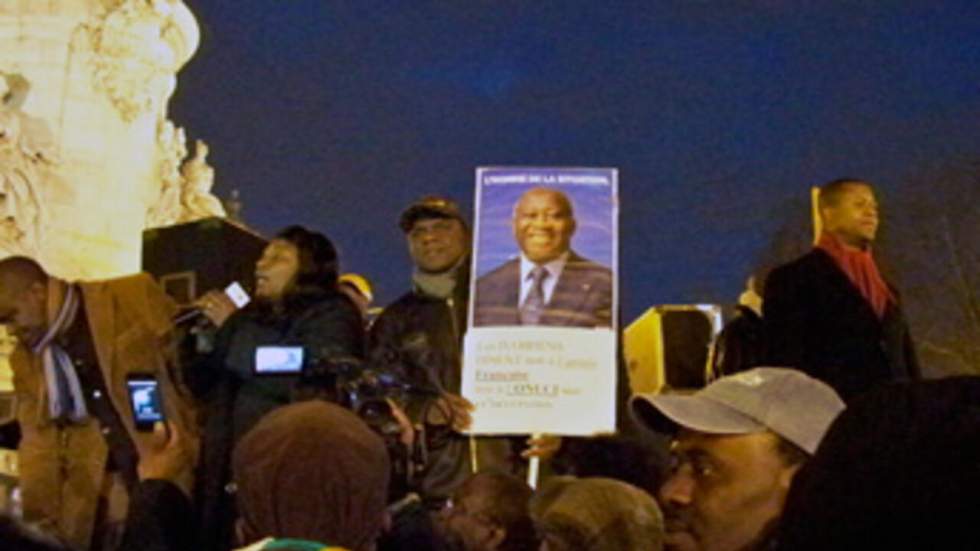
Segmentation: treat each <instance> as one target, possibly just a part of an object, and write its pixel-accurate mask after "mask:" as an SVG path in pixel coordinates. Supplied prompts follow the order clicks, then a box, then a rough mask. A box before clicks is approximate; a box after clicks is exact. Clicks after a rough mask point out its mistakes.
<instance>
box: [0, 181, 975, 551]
mask: <svg viewBox="0 0 980 551" xmlns="http://www.w3.org/2000/svg"><path fill="white" fill-rule="evenodd" d="M531 211H534V212H531ZM539 211H540V212H539ZM819 211H820V215H821V220H822V222H823V234H822V237H821V238H820V239H819V241H818V242H817V244H816V245H815V247H814V249H813V251H811V252H810V253H808V254H807V255H806V256H804V257H803V258H801V259H798V260H796V261H794V262H792V263H790V264H788V265H786V266H784V267H780V268H778V269H776V270H775V271H774V272H773V274H772V276H771V277H770V278H769V279H768V280H767V282H766V285H765V292H764V300H763V303H762V312H761V314H762V316H761V327H762V330H761V334H763V335H765V338H764V341H765V342H764V343H763V344H764V346H763V347H757V350H755V352H756V353H754V354H741V355H740V357H743V358H752V361H751V362H750V363H749V362H747V363H746V364H745V365H738V366H734V367H730V369H729V370H730V373H726V374H725V375H724V376H722V377H720V378H717V379H715V380H714V381H711V382H710V383H709V384H707V385H706V386H705V387H703V388H701V389H698V390H696V391H695V390H694V389H688V390H687V391H685V392H671V391H667V392H664V393H659V394H637V395H634V396H632V397H630V396H628V388H627V386H626V384H627V382H628V381H627V378H626V376H625V374H624V371H625V370H624V368H623V365H622V363H623V362H622V360H619V361H618V362H617V363H618V364H619V365H618V366H617V369H618V370H619V373H618V374H617V377H618V379H619V382H620V383H621V384H620V385H619V388H620V392H619V403H618V413H619V415H617V434H616V435H612V436H606V437H601V438H600V437H597V438H560V437H557V436H548V435H544V436H536V437H533V438H526V437H504V436H494V437H485V436H481V437H474V436H470V435H468V434H467V429H468V427H469V425H470V422H471V413H472V410H473V406H472V404H470V403H469V402H468V401H467V400H466V399H465V398H463V397H462V395H461V378H462V377H461V370H462V361H461V358H462V337H463V333H464V331H465V329H466V327H467V319H468V305H469V303H470V300H469V299H470V297H469V290H470V285H469V281H470V274H469V269H470V247H471V234H470V228H469V225H468V223H467V221H466V218H465V217H464V216H463V214H462V213H461V211H460V209H459V208H458V206H457V205H456V204H455V203H453V202H452V201H450V200H447V199H444V198H440V197H432V196H429V197H423V198H421V199H419V200H418V201H416V202H414V203H413V204H411V205H409V206H408V207H407V208H406V209H405V210H404V211H403V213H402V214H401V216H400V218H399V220H398V225H399V227H400V228H401V229H402V230H403V231H404V234H405V238H406V244H407V248H408V252H409V254H410V256H411V258H412V261H413V265H414V270H413V273H412V274H411V287H410V289H409V290H408V292H406V293H405V294H404V295H402V296H401V297H400V298H398V299H397V300H395V301H394V302H393V303H391V304H389V305H387V306H386V307H385V308H384V309H383V310H382V311H381V313H380V314H379V315H377V317H375V318H373V319H372V317H371V316H369V309H368V308H367V304H368V303H369V302H370V299H371V297H370V287H369V286H368V285H367V283H366V282H365V280H364V279H363V278H360V277H351V276H344V277H340V276H339V260H338V255H337V251H336V249H335V248H334V245H333V244H332V243H331V241H330V240H329V239H328V238H327V237H326V236H324V235H322V234H320V233H317V232H315V231H311V230H308V229H306V228H302V227H299V226H293V227H289V228H286V229H285V230H283V231H282V232H280V233H278V234H277V235H276V236H275V237H274V238H273V239H272V240H271V241H270V242H269V244H268V246H267V247H266V249H265V251H264V253H263V254H262V256H261V257H260V258H259V259H258V261H257V262H256V265H255V276H256V286H255V292H254V297H253V301H252V302H251V303H250V304H249V305H248V306H246V307H244V308H239V307H238V306H237V305H236V303H235V301H234V300H232V298H230V297H229V296H228V295H227V294H225V293H222V292H209V293H206V294H204V295H203V296H202V297H201V298H200V299H199V300H198V301H197V303H196V307H197V308H198V309H199V310H200V316H198V317H197V318H195V321H194V322H193V323H191V324H175V323H174V321H173V320H174V319H176V318H177V317H179V316H177V311H176V309H175V306H174V304H173V303H172V301H171V300H170V299H169V298H168V297H167V296H166V295H165V294H164V293H163V292H162V291H161V290H160V288H159V287H158V286H157V285H156V284H155V283H154V282H153V281H152V279H151V278H150V277H149V276H146V275H138V276H132V277H127V278H121V279H116V280H110V281H104V282H81V283H69V282H65V281H62V280H60V279H59V278H56V277H54V276H51V275H49V274H48V273H46V271H45V270H44V269H43V267H42V266H40V265H39V264H37V263H36V262H35V261H33V260H31V259H28V258H23V257H13V258H8V259H5V260H2V261H0V323H4V324H6V325H8V326H9V327H10V328H11V329H12V331H13V332H14V334H15V335H16V336H17V337H18V340H19V343H20V344H19V346H18V348H17V350H16V351H15V353H14V355H13V356H12V358H11V362H12V365H13V367H14V373H15V388H16V393H17V397H18V406H17V408H18V421H19V424H20V427H21V433H22V436H21V439H20V443H19V455H20V475H21V479H20V484H21V492H22V494H21V495H22V518H14V517H12V516H9V515H8V516H4V517H2V520H0V532H2V534H0V548H10V549H23V550H32V549H44V550H68V549H74V550H93V551H101V550H105V551H110V550H116V549H121V550H149V551H183V550H194V551H230V550H233V549H245V550H262V549H266V550H275V549H281V550H289V551H303V550H321V549H345V550H350V551H370V550H374V549H379V550H398V549H434V550H439V551H443V550H444V551H492V550H504V551H506V550H526V549H530V550H533V549H544V550H549V551H556V550H568V551H571V550H597V551H607V550H608V551H616V550H633V549H637V550H659V549H668V550H682V551H697V550H701V551H740V550H770V549H775V550H800V549H803V550H806V549H865V548H879V547H883V548H885V549H919V548H927V547H928V548H935V547H949V548H954V549H958V548H964V549H965V548H970V547H971V544H969V541H971V539H970V538H969V534H967V533H966V530H967V529H968V528H969V523H968V522H965V521H963V520H961V519H965V518H968V515H969V513H970V512H973V513H974V516H975V512H976V505H975V504H976V499H977V498H976V496H977V495H980V380H978V378H975V377H957V378H949V379H944V380H937V381H924V380H921V378H920V375H919V366H918V362H917V360H916V357H915V352H914V348H913V347H912V344H911V342H912V341H911V338H910V336H909V331H908V328H907V325H906V323H905V321H904V318H903V316H902V311H901V308H900V304H901V302H900V299H899V294H898V292H897V291H896V290H895V289H894V288H893V287H891V286H890V285H889V284H888V283H887V282H886V280H885V278H884V277H883V276H882V275H881V274H880V273H879V271H878V268H877V266H876V264H875V262H874V258H873V256H872V251H871V245H872V243H873V241H874V238H875V235H876V232H877V225H878V214H877V203H876V202H875V197H874V193H873V189H872V187H871V186H870V185H869V184H867V183H866V182H862V181H860V180H853V179H844V180H836V181H834V182H830V183H828V184H827V185H825V186H824V187H823V193H822V194H821V200H820V204H819ZM541 213H544V214H541ZM514 226H515V228H514V231H515V235H517V236H518V239H517V241H518V243H519V244H521V247H522V258H521V261H520V262H516V263H514V265H513V266H512V267H507V269H508V270H510V271H511V272H513V275H514V278H518V277H520V276H518V274H524V273H525V272H526V273H527V275H526V276H524V277H525V279H522V280H521V281H520V283H519V285H518V287H515V290H514V293H513V294H514V295H515V297H517V299H518V300H519V303H515V304H514V306H513V308H511V310H512V311H511V312H509V313H508V314H507V315H508V316H509V317H508V319H511V318H513V320H516V321H514V323H518V322H522V321H524V320H535V321H540V320H541V319H546V318H547V317H548V316H549V315H551V317H552V319H555V320H562V321H567V320H573V321H574V320H580V319H584V318H583V316H577V317H576V316H574V315H567V316H564V317H563V316H556V315H554V312H551V313H549V308H551V309H552V311H554V310H555V309H554V304H553V303H552V301H553V300H562V299H561V297H562V296H563V292H562V291H560V289H561V288H562V287H561V285H562V280H561V278H562V277H571V276H570V275H569V274H571V275H576V269H574V264H575V261H574V260H575V259H574V258H572V256H571V249H570V245H569V243H570V238H571V235H572V232H574V228H575V220H574V214H573V206H572V205H571V203H570V202H569V201H568V200H567V198H563V196H561V194H560V193H553V192H551V191H548V190H543V189H538V190H532V192H529V193H528V194H526V195H525V196H524V197H522V199H521V200H520V202H519V203H518V205H517V207H516V208H515V211H514ZM525 233H528V234H531V233H533V234H534V238H533V239H530V238H529V239H526V240H522V238H521V237H520V236H521V235H523V234H525ZM525 241H526V242H527V248H526V249H525V247H524V244H523V243H524V242H525ZM570 259H571V260H570ZM555 262H557V264H555ZM569 263H571V264H569ZM544 264H548V265H550V267H542V268H541V269H536V268H537V266H542V265H544ZM569 266H571V267H569ZM590 270H591V271H590V273H593V272H594V273H597V274H599V275H602V276H603V277H604V278H605V279H604V280H608V275H604V274H607V271H603V270H601V269H599V268H590ZM548 277H551V280H552V281H551V282H550V286H547V285H548V284H547V283H546V282H547V278H548ZM578 277H581V276H580V275H579V276H578ZM486 285H489V283H486ZM497 286H498V287H499V285H497ZM595 287H596V288H597V289H600V290H601V288H602V286H601V285H596V286H595ZM522 288H523V289H522ZM555 289H559V291H555ZM555 297H559V298H558V299H556V298H555ZM596 297H598V298H597V299H596V301H595V302H596V304H600V303H601V304H600V306H596V307H594V308H592V307H590V309H589V312H590V314H589V320H590V321H589V322H588V325H590V326H608V325H609V322H608V319H609V316H610V315H611V314H610V313H609V312H608V300H606V299H605V298H603V297H605V295H604V294H602V293H601V292H600V293H597V294H596ZM600 299H601V300H600ZM602 305H605V306H602ZM596 312H599V313H600V314H601V315H600V314H596ZM488 316H489V314H488ZM486 319H488V320H489V319H491V318H490V317H486ZM594 320H604V321H594ZM488 323H489V322H488ZM556 323H558V322H556ZM573 325H574V324H573ZM727 338H729V339H737V338H738V334H737V332H733V334H731V335H729V336H728V337H727ZM758 340H759V336H758V334H753V342H756V341H758ZM753 346H755V345H753ZM270 350H272V351H279V352H283V351H291V350H301V351H302V352H303V362H302V365H301V367H300V368H299V369H297V370H296V371H295V372H290V373H288V374H283V373H281V372H280V373H276V374H275V375H273V376H270V375H269V374H266V373H262V372H261V370H257V368H256V366H257V361H258V359H257V358H258V357H259V356H260V355H261V354H262V353H265V352H269V351H270ZM765 366H781V367H765ZM134 375H139V376H143V377H151V378H153V379H154V380H155V381H156V382H157V383H158V384H159V392H160V404H161V407H162V410H163V418H164V419H163V420H161V421H158V422H156V423H155V424H154V425H153V426H152V430H146V428H147V427H145V426H140V424H139V423H137V422H136V421H135V420H134V413H133V410H132V409H131V407H130V398H129V396H128V395H127V381H129V380H131V379H132V378H133V376H134ZM531 458H537V460H539V461H541V462H542V465H543V466H542V469H541V477H540V483H539V484H538V485H537V487H536V488H531V487H530V486H529V485H528V483H527V481H526V474H527V473H526V470H527V465H528V460H529V459H531ZM8 542H9V544H8ZM939 542H953V543H952V544H951V545H945V544H940V543H939Z"/></svg>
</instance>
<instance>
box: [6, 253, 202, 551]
mask: <svg viewBox="0 0 980 551" xmlns="http://www.w3.org/2000/svg"><path fill="white" fill-rule="evenodd" d="M175 308H176V307H175V305H174V303H173V302H172V301H171V300H170V299H169V297H167V295H166V294H164V292H163V291H162V290H161V289H160V288H159V287H158V286H157V285H156V284H155V283H154V282H153V280H152V279H151V278H150V276H148V275H146V274H137V275H134V276H128V277H123V278H118V279H113V280H107V281H98V282H83V283H75V284H71V283H68V282H65V281H62V280H60V279H57V278H55V277H52V276H49V275H48V274H47V273H46V272H45V271H44V269H43V268H41V266H40V265H38V264H37V263H36V262H34V261H33V260H31V259H29V258H25V257H12V258H7V259H5V260H2V261H0V323H2V324H7V325H8V326H9V328H10V330H11V331H12V332H13V333H14V335H15V336H17V338H18V341H19V343H18V345H17V348H16V350H15V351H14V353H13V355H12V357H11V365H12V367H13V370H14V387H15V392H16V396H17V419H18V421H19V422H20V425H21V430H22V433H23V437H22V440H21V443H20V447H19V454H20V461H19V462H20V473H21V488H22V496H23V508H24V518H25V520H26V521H28V522H35V523H38V524H39V526H40V527H41V528H42V529H44V530H46V531H49V532H50V533H52V534H54V535H56V536H57V537H59V538H61V539H63V540H64V541H65V542H66V543H68V544H70V545H72V546H73V547H74V548H76V549H112V548H113V547H114V546H115V544H116V542H117V541H118V538H119V537H120V536H121V529H122V526H123V523H124V521H125V511H126V505H127V501H128V499H127V495H128V490H130V489H132V488H133V487H134V486H135V484H136V483H137V482H138V477H137V473H136V464H137V461H138V454H137V444H138V443H139V441H140V439H143V438H147V435H146V433H140V432H139V431H137V429H136V425H135V422H134V419H133V413H132V409H131V407H130V402H129V395H128V392H127V383H126V381H127V377H128V376H129V375H131V374H139V375H141V376H152V377H155V378H156V380H157V381H158V382H159V385H160V390H161V394H162V401H163V409H164V413H165V416H166V419H167V422H168V423H174V424H177V425H178V426H179V427H180V429H181V431H182V433H183V434H186V435H189V436H190V438H191V440H192V441H193V440H194V437H193V435H195V434H196V430H195V427H194V423H193V409H192V407H190V405H189V401H188V398H187V396H186V394H184V393H181V392H179V391H178V388H177V386H176V384H175V380H174V376H173V375H174V374H175V373H176V372H177V371H176V369H175V362H176V346H175V339H174V331H173V324H172V322H171V320H172V317H173V315H174V313H175Z"/></svg>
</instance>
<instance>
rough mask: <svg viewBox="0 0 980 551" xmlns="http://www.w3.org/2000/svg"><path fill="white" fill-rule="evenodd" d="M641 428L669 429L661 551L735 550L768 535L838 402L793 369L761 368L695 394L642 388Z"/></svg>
mask: <svg viewBox="0 0 980 551" xmlns="http://www.w3.org/2000/svg"><path fill="white" fill-rule="evenodd" d="M630 405H631V409H632V411H633V415H634V416H635V417H636V418H637V420H638V421H639V422H640V423H641V424H642V425H644V426H646V427H648V428H651V429H653V430H656V431H658V432H665V433H672V434H674V435H675V436H674V440H673V442H672V443H671V471H670V472H669V473H668V474H667V478H666V480H665V482H664V484H663V486H662V487H661V489H660V493H659V497H660V504H661V506H662V507H663V508H664V515H665V517H666V525H667V536H666V540H665V543H666V547H667V548H668V549H675V550H678V549H682V550H701V551H735V550H745V549H754V548H756V546H758V545H760V544H761V543H762V542H765V541H766V540H768V539H769V538H770V537H771V535H772V533H773V531H774V530H775V527H776V523H777V522H778V520H779V516H780V514H781V513H782V510H783V504H784V503H785V500H786V494H787V492H788V491H789V487H790V483H791V482H792V480H793V477H794V475H795V474H796V472H797V471H798V470H799V468H800V467H801V466H802V465H803V463H805V462H806V460H807V459H808V458H809V457H810V456H811V455H813V452H814V451H815V450H816V449H817V444H818V443H819V442H820V439H821V438H823V435H824V433H825V432H826V431H827V428H828V427H829V426H830V424H831V422H832V421H833V420H834V418H835V417H837V415H838V414H839V413H840V412H841V411H842V410H843V409H844V402H842V401H841V399H840V397H838V395H837V393H836V392H834V390H833V389H832V388H830V387H829V386H828V385H826V384H824V383H823V382H821V381H818V380H816V379H814V378H812V377H809V376H808V375H806V374H804V373H802V372H800V371H797V370H793V369H782V368H772V367H758V368H755V369H752V370H749V371H745V372H743V373H738V374H736V375H731V376H728V377H722V378H721V379H718V380H716V381H714V382H713V383H711V384H710V385H708V386H707V387H705V388H703V389H701V390H699V391H697V392H695V393H693V394H686V395H682V394H674V395H671V394H664V395H652V394H640V395H637V396H634V397H633V398H632V399H631V401H630Z"/></svg>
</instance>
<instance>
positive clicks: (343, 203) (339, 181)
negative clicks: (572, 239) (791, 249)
mask: <svg viewBox="0 0 980 551" xmlns="http://www.w3.org/2000/svg"><path fill="white" fill-rule="evenodd" d="M185 3H186V4H188V6H189V7H190V8H191V10H192V11H193V12H194V13H195V15H196V16H197V18H198V20H199V23H200V25H201V27H202V44H201V47H200V49H199V51H198V53H197V55H196V56H195V57H194V58H193V59H192V60H191V62H190V63H189V64H188V65H187V66H186V67H185V68H184V70H183V71H182V72H181V73H180V75H179V85H178V90H177V93H176V94H175V96H174V98H173V100H172V102H171V106H170V116H171V119H173V120H174V121H175V123H176V124H178V125H179V126H184V127H186V128H187V131H188V134H189V137H190V138H191V139H194V138H202V139H204V140H206V141H207V142H209V143H210V144H211V148H212V155H211V157H210V161H211V163H212V164H213V165H214V166H215V169H216V171H217V184H216V186H215V191H216V192H217V193H218V194H219V195H221V196H227V195H228V193H229V192H230V190H232V189H238V190H240V193H241V196H242V198H243V200H244V202H245V213H244V215H245V219H246V221H247V222H248V223H249V224H251V225H252V226H254V227H255V228H257V229H258V230H260V231H262V232H264V233H267V234H268V233H272V232H274V231H275V230H277V229H279V228H281V227H283V226H286V225H289V224H292V223H302V224H306V225H308V226H310V227H313V228H315V229H318V230H321V231H323V232H325V233H326V234H327V235H329V236H330V237H331V238H332V239H333V240H334V242H335V243H336V244H337V245H338V247H339V248H340V250H341V255H342V263H343V269H344V270H345V271H350V270H353V271H358V272H361V273H364V274H366V275H367V276H368V277H370V278H371V279H372V280H373V281H374V282H375V284H376V291H377V295H378V300H379V302H380V303H381V304H384V303H387V302H388V301H390V300H392V299H394V298H395V297H397V296H398V295H399V294H401V293H402V292H404V291H405V290H406V289H407V288H408V285H409V272H410V266H411V264H410V261H409V258H408V255H407V253H406V251H405V245H404V240H403V237H402V235H401V232H400V230H399V229H398V227H397V223H396V222H397V216H398V213H399V212H400V211H401V209H402V208H404V206H406V205H407V204H408V203H409V202H410V201H412V200H413V199H415V198H417V197H419V196H421V195H423V194H427V193H438V194H444V195H448V196H450V197H453V198H454V199H456V200H458V201H459V202H460V203H461V204H462V205H463V206H464V208H465V209H466V210H467V211H468V212H471V209H472V201H473V191H474V173H475V168H476V167H477V166H494V165H519V166H598V167H615V168H618V169H619V171H620V172H619V186H620V201H621V218H620V235H621V244H620V255H621V263H620V268H621V278H620V285H621V297H622V300H623V304H622V306H623V313H624V315H625V320H626V321H627V322H628V321H629V320H631V319H632V318H634V317H635V316H637V315H639V314H640V313H641V312H642V311H643V310H644V309H645V308H647V307H649V306H651V305H654V304H665V303H689V302H705V301H734V300H735V298H736V297H737V295H738V293H739V291H740V289H741V288H742V286H743V283H744V281H745V278H746V276H747V275H748V274H749V272H750V271H751V270H752V269H753V266H754V265H755V263H756V261H757V260H758V258H759V256H760V255H761V254H762V253H763V249H764V248H765V247H766V245H767V243H768V242H769V241H770V240H771V239H772V236H773V233H774V232H775V231H776V230H777V228H778V227H779V226H780V224H781V223H782V222H784V221H785V219H786V214H787V213H786V212H784V211H785V210H786V205H787V204H789V203H790V202H791V201H792V200H793V199H794V197H795V198H799V197H801V196H802V197H805V196H806V195H807V193H808V188H809V186H810V185H812V184H815V183H821V182H823V181H826V180H829V179H832V178H836V177H839V176H844V175H847V176H855V177H860V178H865V179H868V180H870V181H872V182H875V183H876V184H877V185H878V186H879V189H880V191H881V195H882V197H881V199H882V202H883V208H884V213H883V216H884V221H883V224H884V226H885V229H887V226H888V224H890V223H895V222H896V221H895V220H893V219H890V218H889V217H888V202H889V197H894V196H895V195H896V194H899V193H901V192H902V183H903V182H904V181H905V180H906V179H907V178H908V177H909V176H910V175H911V174H914V173H916V172H918V171H920V170H921V169H922V167H923V166H925V165H928V164H931V163H935V162H937V161H941V160H942V159H946V158H957V157H959V158H962V157H968V158H973V159H980V143H978V142H980V140H978V136H980V2H977V1H976V0H958V1H938V0H922V1H890V0H875V1H872V2H868V1H866V0H854V1H844V0H840V1H837V0H813V1H808V0H767V1H750V0H745V1H739V0H710V1H709V0H661V1H657V0H645V1H614V0H591V1H573V0H560V1H559V0H523V1H513V0H512V1H504V0H497V1H490V0H482V1H481V0H466V1H457V2H449V1H441V2H434V1H421V0H413V1H410V2H407V1H403V2H392V1H387V2H382V1H375V0H350V1H343V2H341V1H327V0H236V1H234V2H230V1H227V0H185Z"/></svg>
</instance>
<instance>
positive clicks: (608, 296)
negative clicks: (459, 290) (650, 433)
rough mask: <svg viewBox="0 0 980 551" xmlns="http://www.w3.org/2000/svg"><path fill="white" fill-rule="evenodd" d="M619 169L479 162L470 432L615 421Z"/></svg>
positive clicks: (467, 354)
mask: <svg viewBox="0 0 980 551" xmlns="http://www.w3.org/2000/svg"><path fill="white" fill-rule="evenodd" d="M616 176H617V173H616V170H615V169H608V168H520V167H518V168H512V167H499V168H481V169H478V170H477V186H476V187H477V192H476V211H477V212H476V223H475V234H474V252H473V267H472V270H471V272H472V281H471V284H470V291H471V292H470V309H469V312H470V318H469V328H468V330H467V333H466V336H465V339H464V353H463V380H462V392H463V396H464V397H466V398H467V399H468V400H470V402H472V403H473V404H474V406H475V410H474V412H473V415H472V421H473V422H472V425H471V431H472V433H474V434H522V433H523V434H534V433H547V434H563V435H580V436H585V435H593V434H600V433H607V432H610V431H612V430H614V429H615V418H616V400H615V398H616V378H617V369H616V331H615V329H616V327H615V325H616V319H615V315H614V313H615V312H616V311H617V300H618V299H617V296H618V289H617V285H616V270H617V265H618V260H617V256H616V254H617V253H616V251H617V229H616V228H617V219H618V199H617V195H616V186H617V182H616Z"/></svg>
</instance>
